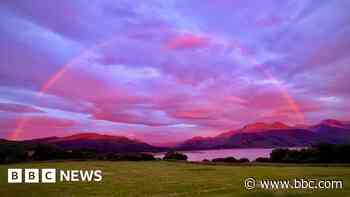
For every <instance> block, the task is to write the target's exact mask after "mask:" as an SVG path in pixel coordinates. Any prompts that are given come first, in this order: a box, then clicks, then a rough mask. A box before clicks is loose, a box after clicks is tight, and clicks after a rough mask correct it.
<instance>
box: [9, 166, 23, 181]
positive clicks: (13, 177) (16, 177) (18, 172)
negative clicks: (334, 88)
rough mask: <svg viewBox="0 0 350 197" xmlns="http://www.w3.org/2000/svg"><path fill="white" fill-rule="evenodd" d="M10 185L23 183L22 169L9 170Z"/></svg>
mask: <svg viewBox="0 0 350 197" xmlns="http://www.w3.org/2000/svg"><path fill="white" fill-rule="evenodd" d="M7 182H8V183H22V169H17V168H16V169H8V170H7Z"/></svg>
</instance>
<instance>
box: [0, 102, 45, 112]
mask: <svg viewBox="0 0 350 197" xmlns="http://www.w3.org/2000/svg"><path fill="white" fill-rule="evenodd" d="M0 111H5V112H19V113H30V112H42V111H41V110H39V109H36V108H34V107H31V106H27V105H21V104H15V103H0Z"/></svg>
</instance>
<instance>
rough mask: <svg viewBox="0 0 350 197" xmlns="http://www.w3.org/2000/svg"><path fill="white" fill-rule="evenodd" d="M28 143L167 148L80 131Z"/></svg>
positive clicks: (114, 149)
mask: <svg viewBox="0 0 350 197" xmlns="http://www.w3.org/2000/svg"><path fill="white" fill-rule="evenodd" d="M23 142H24V143H28V144H38V143H43V144H52V145H55V146H57V147H59V148H61V149H63V150H69V151H70V150H72V151H73V150H94V151H97V152H101V153H107V152H160V151H164V150H166V149H165V148H161V147H156V146H152V145H150V144H147V143H145V142H141V141H138V140H132V139H129V138H127V137H123V136H113V135H103V134H97V133H80V134H75V135H71V136H66V137H48V138H39V139H33V140H27V141H23Z"/></svg>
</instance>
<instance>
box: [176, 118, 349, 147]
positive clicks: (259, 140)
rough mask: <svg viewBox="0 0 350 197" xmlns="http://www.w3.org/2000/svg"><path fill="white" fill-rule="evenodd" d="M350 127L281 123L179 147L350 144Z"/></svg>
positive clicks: (255, 126) (258, 125)
mask: <svg viewBox="0 0 350 197" xmlns="http://www.w3.org/2000/svg"><path fill="white" fill-rule="evenodd" d="M349 142H350V124H348V123H346V122H341V121H337V120H324V121H322V122H321V123H319V124H317V125H313V126H305V125H303V126H300V127H297V126H294V127H291V126H288V125H286V124H283V123H281V122H275V123H272V124H268V123H263V122H259V123H254V124H248V125H246V126H244V127H243V128H241V129H238V130H231V131H228V132H225V133H222V134H220V135H217V136H215V137H194V138H192V139H189V140H187V141H185V142H183V143H181V144H179V145H178V146H177V148H178V149H180V150H196V149H197V150H198V149H219V148H253V147H255V148H274V147H298V146H299V147H302V146H309V145H313V144H318V143H333V144H341V143H349Z"/></svg>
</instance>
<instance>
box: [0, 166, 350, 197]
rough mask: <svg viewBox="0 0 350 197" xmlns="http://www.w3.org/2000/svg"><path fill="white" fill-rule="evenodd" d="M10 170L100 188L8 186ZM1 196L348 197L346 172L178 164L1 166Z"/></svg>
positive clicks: (338, 169) (317, 168) (65, 184)
mask: <svg viewBox="0 0 350 197" xmlns="http://www.w3.org/2000/svg"><path fill="white" fill-rule="evenodd" d="M8 168H56V169H69V170H73V169H95V170H96V169H101V170H102V171H103V181H102V182H98V183H96V182H92V183H87V182H69V183H68V182H57V183H56V184H9V183H7V169H8ZM248 177H254V178H256V179H258V180H259V179H287V180H292V179H294V178H314V179H327V180H328V179H341V180H344V188H343V189H337V190H331V189H329V190H268V191H266V190H262V189H255V190H249V191H247V190H246V189H245V188H244V179H246V178H248ZM0 178H1V179H0V195H1V196H4V197H12V196H13V197H21V196H23V197H24V196H25V197H38V196H45V197H51V196H55V197H80V196H81V197H89V196H121V197H128V196H154V197H163V196H164V197H167V196H191V197H192V196H219V197H220V196H222V197H224V196H227V197H228V196H278V197H279V196H315V197H322V196H327V197H328V196H332V197H337V196H342V197H343V196H350V187H349V185H348V184H350V167H346V166H343V167H342V166H337V167H335V166H333V167H322V166H305V165H301V166H288V165H267V166H259V165H231V166H225V165H200V164H191V163H182V162H165V161H150V162H107V161H81V162H72V161H69V162H68V161H66V162H42V163H39V162H38V163H22V164H11V165H1V166H0Z"/></svg>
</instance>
